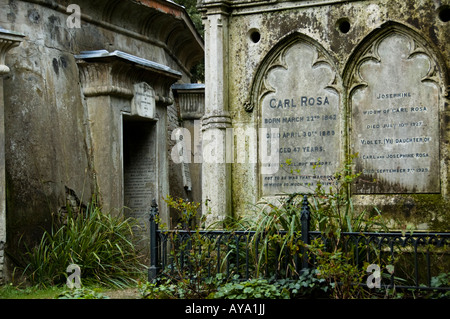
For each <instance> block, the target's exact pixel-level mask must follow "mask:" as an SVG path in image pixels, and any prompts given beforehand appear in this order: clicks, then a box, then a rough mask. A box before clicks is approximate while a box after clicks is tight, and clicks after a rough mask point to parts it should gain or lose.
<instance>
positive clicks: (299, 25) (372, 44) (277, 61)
mask: <svg viewBox="0 0 450 319" xmlns="http://www.w3.org/2000/svg"><path fill="white" fill-rule="evenodd" d="M201 8H202V10H203V12H204V17H205V21H206V22H205V25H206V26H208V24H212V23H214V22H215V21H217V19H218V17H219V20H218V21H219V22H217V23H216V24H215V25H216V26H217V27H218V28H219V29H220V30H222V31H221V32H222V33H223V34H225V36H224V37H223V39H224V40H223V43H224V45H223V46H224V48H223V50H222V51H220V54H223V55H224V56H226V58H227V62H226V68H225V71H224V72H223V76H220V75H219V76H220V81H223V85H221V87H220V89H222V90H224V91H225V92H226V93H225V95H226V97H227V99H224V100H223V102H222V103H221V104H220V105H219V107H218V108H219V109H222V110H223V113H224V114H225V113H228V114H229V118H230V121H231V123H232V124H231V126H232V127H233V129H236V128H254V129H259V128H262V127H263V128H264V127H265V125H264V124H265V122H264V121H265V120H266V119H267V120H268V119H275V121H276V119H277V118H280V119H283V117H287V116H288V115H287V114H291V113H288V111H286V109H287V108H289V107H290V109H291V110H292V109H293V107H292V105H293V104H294V105H295V106H297V108H296V110H297V111H295V112H293V111H292V112H293V113H292V114H293V116H296V117H297V120H298V123H293V122H290V123H285V124H282V125H278V126H279V127H280V132H281V133H288V132H289V133H291V132H296V133H299V134H300V133H305V134H312V135H314V134H317V138H316V139H314V138H309V139H307V138H305V139H302V138H300V137H297V139H296V141H297V143H300V144H302V145H298V146H302V147H303V146H311V147H310V148H308V149H306V150H305V151H304V152H311V151H317V153H316V154H314V155H311V154H309V155H308V157H305V156H304V155H305V154H304V152H303V150H302V149H301V152H300V153H302V154H301V155H300V153H299V154H297V155H296V154H294V153H293V152H294V151H293V150H294V145H293V144H292V145H290V144H286V143H287V142H286V141H283V140H282V139H280V143H285V144H283V145H282V148H286V150H288V149H290V150H291V155H290V158H292V159H293V161H295V160H296V159H297V162H299V165H300V164H301V162H302V161H303V162H305V163H306V162H308V164H307V165H309V163H311V162H312V161H317V159H319V158H321V159H323V160H324V161H323V162H324V164H323V166H322V167H321V168H320V169H323V176H324V177H326V176H329V175H331V174H332V173H333V172H332V170H334V169H336V168H338V167H341V166H342V165H343V162H344V160H345V157H346V154H349V153H354V152H356V151H359V152H360V154H359V155H361V156H362V155H363V154H361V152H362V153H364V152H366V153H365V154H368V153H367V152H368V151H367V149H360V148H358V147H356V146H357V145H356V146H355V141H356V143H359V139H361V138H362V139H364V136H366V135H367V136H369V135H370V134H372V135H370V136H374V137H373V138H372V141H370V142H374V143H375V140H376V139H377V138H375V137H376V136H379V137H387V134H388V131H386V130H379V131H377V132H378V133H377V132H372V133H370V134H369V133H368V132H369V129H368V128H367V127H368V125H369V124H370V123H368V122H360V123H364V124H365V126H364V127H359V128H358V127H357V125H356V124H357V123H359V122H355V121H356V119H357V117H356V115H355V113H352V106H354V109H353V111H355V108H356V106H355V105H369V104H370V103H373V106H374V107H373V109H377V110H378V109H382V106H381V105H383V104H381V103H386V104H384V105H387V107H386V109H387V108H391V110H392V109H393V108H394V107H395V108H396V109H401V108H402V107H404V108H408V110H409V107H412V106H414V107H416V106H417V107H422V108H423V107H428V109H427V110H426V111H424V112H422V115H423V116H424V118H423V119H422V118H420V116H419V115H411V114H410V113H411V112H410V113H408V115H407V116H405V117H403V118H404V119H405V121H408V122H415V123H418V122H420V121H422V124H426V128H425V126H423V127H422V129H417V130H415V131H413V130H410V131H408V132H407V131H405V133H399V134H404V137H405V138H406V137H414V136H416V135H414V134H419V135H420V136H427V137H430V139H429V140H420V139H417V140H414V142H417V143H421V144H420V146H416V148H414V147H412V148H411V149H412V150H413V152H414V154H418V153H421V154H428V156H427V158H423V159H421V160H420V161H422V162H420V163H426V164H423V165H422V166H423V167H425V166H426V169H428V170H429V171H422V172H419V170H416V173H417V174H416V175H408V178H411V179H410V180H408V179H407V178H406V176H407V175H406V173H404V172H402V171H400V170H399V171H396V172H399V173H398V175H401V179H400V180H396V179H395V178H393V177H392V178H391V177H389V178H390V182H389V183H390V184H389V183H385V184H381V183H382V178H381V176H382V175H381V174H378V176H377V178H374V175H373V174H372V175H371V174H369V175H368V176H364V174H363V176H362V178H363V181H364V180H367V181H368V182H367V183H366V185H365V186H364V187H363V186H360V187H359V188H358V187H357V188H356V189H353V198H354V202H355V204H356V205H357V206H360V207H365V208H368V209H371V208H372V206H377V207H379V208H380V209H381V211H383V212H384V213H385V214H390V215H391V216H392V217H394V218H397V219H399V220H400V225H399V226H398V227H402V225H406V224H407V223H408V224H413V225H414V226H415V227H417V228H419V229H434V230H442V229H447V230H448V217H449V216H448V212H447V211H446V210H445V206H446V205H447V204H448V199H450V198H449V196H450V193H449V191H450V183H449V182H448V173H449V165H448V164H449V162H448V156H449V153H448V141H449V135H448V134H449V133H448V132H449V130H448V125H449V124H448V110H447V108H448V102H449V100H448V90H449V73H448V70H449V67H450V60H449V59H448V56H449V54H448V52H450V51H449V50H450V44H449V42H448V40H447V38H448V35H449V34H450V24H449V22H448V20H449V18H448V16H449V4H448V2H446V1H431V0H429V1H428V0H417V1H400V0H399V1H396V0H393V1H383V0H368V1H331V2H330V1H319V0H318V1H307V2H305V1H240V0H236V1H208V0H205V1H202V5H201ZM211 30H213V28H212V27H210V32H211ZM208 34H209V33H208V29H207V30H206V35H207V36H208ZM390 36H392V37H393V38H391V39H394V40H395V41H399V42H401V41H403V40H399V39H407V40H404V41H406V42H407V44H403V45H400V44H398V46H396V45H397V44H395V45H393V46H392V47H390V48H387V49H386V48H384V47H383V46H384V45H385V44H386V43H387V42H383V41H384V39H388V38H389V37H390ZM205 41H206V44H207V50H206V53H207V56H206V61H208V54H211V53H210V50H214V49H216V48H217V47H218V46H214V47H213V46H212V45H211V46H210V47H209V48H208V44H210V43H212V40H210V39H208V38H206V39H205ZM386 41H388V40H386ZM406 42H405V43H406ZM396 43H397V42H396ZM382 50H387V51H386V52H384V53H383V52H382ZM402 50H403V51H404V52H403V51H402ZM399 52H400V53H399ZM385 53H386V54H392V56H395V57H396V58H395V59H397V58H398V60H395V59H394V58H393V62H392V63H391V64H389V63H390V62H389V59H390V58H383V56H382V55H383V54H385ZM214 54H215V55H217V53H214ZM400 56H401V57H402V58H403V59H405V60H401V58H400ZM308 59H309V60H308ZM394 60H395V61H400V60H401V61H406V62H394ZM364 63H366V64H365V65H363V64H364ZM377 63H378V64H377ZM382 63H384V64H386V65H388V64H389V65H390V66H391V67H392V69H391V70H387V71H386V72H385V73H376V72H375V71H369V67H368V65H384V64H382ZM408 63H410V64H411V66H412V67H413V69H412V71H411V70H409V69H407V68H406V64H408ZM414 63H415V64H414ZM362 65H363V66H362ZM396 66H398V67H399V68H401V70H397V71H395V70H394V69H395V67H396ZM414 68H415V70H416V73H414V72H415V71H414ZM424 68H425V69H424ZM220 72H222V71H220ZM369 72H373V77H372V78H370V75H371V73H369ZM377 72H378V71H377ZM380 72H381V71H380ZM210 74H215V75H218V74H220V73H218V72H217V71H216V70H214V67H213V66H211V67H208V63H206V78H207V79H208V76H210V77H212V75H210ZM325 74H326V75H325ZM375 74H376V75H375ZM417 74H421V78H420V79H419V80H417V81H419V82H420V81H422V82H420V83H421V84H418V83H419V82H417V83H416V82H414V83H413V82H412V81H414V80H413V78H414V77H415V76H418V75H417ZM377 76H378V78H377ZM368 79H370V80H368ZM372 80H373V81H376V83H378V82H379V83H383V85H384V91H386V90H387V89H388V88H389V83H391V82H392V83H391V84H390V85H391V87H392V88H396V87H399V86H398V85H397V84H398V83H403V82H405V85H406V86H408V85H409V87H406V89H407V90H406V91H405V92H410V93H411V94H416V95H415V97H413V98H410V99H409V100H407V98H405V99H403V100H402V101H403V102H401V101H400V98H399V99H397V100H390V101H389V102H388V101H386V100H384V101H383V102H376V100H373V101H372V102H367V100H364V101H365V102H364V103H365V104H362V103H363V102H362V101H363V100H362V97H359V95H358V94H366V93H367V91H364V87H366V86H367V87H368V88H369V89H372V88H373V87H374V86H373V84H372V83H373V82H370V81H372ZM394 80H395V81H394ZM389 81H391V82H389ZM408 83H409V84H408ZM399 85H400V84H399ZM378 87H380V86H378ZM421 87H423V88H424V89H423V90H422V89H420V90H422V91H420V92H421V93H420V94H419V88H421ZM404 88H405V87H404ZM220 89H217V88H216V89H215V91H220ZM428 89H430V90H431V91H433V93H426V92H428V91H427V90H428ZM206 90H207V92H206V97H207V98H206V103H207V104H208V103H210V101H209V100H208V83H207V89H206ZM296 90H297V91H296ZM358 90H359V91H358ZM384 91H383V92H378V93H391V92H384ZM431 91H430V92H431ZM280 92H287V93H286V94H284V95H283V94H280ZM289 92H299V94H300V93H301V94H300V95H301V96H296V97H295V99H294V100H292V98H294V96H293V95H289ZM305 92H306V93H305ZM364 92H365V93H364ZM402 92H403V91H402ZM392 93H396V92H392ZM367 94H368V93H367ZM371 94H375V92H372V93H371ZM427 94H431V95H428V97H429V99H427V98H425V97H426V96H427ZM294 95H295V94H294ZM419 95H420V96H422V98H423V100H421V98H418V96H419ZM302 96H303V97H305V98H306V100H305V101H304V105H305V106H307V107H308V108H307V110H309V111H311V112H310V114H308V111H301V110H300V108H301V106H303V101H302V100H301V98H302ZM318 97H321V100H320V101H319V100H318ZM326 97H328V98H329V100H328V102H329V103H328V104H325V103H324V102H325V98H326ZM332 97H333V100H332V99H331V98H332ZM410 97H411V96H410ZM309 98H314V100H309ZM356 98H358V99H356ZM366 98H367V97H364V99H366ZM352 99H353V100H352ZM370 99H372V95H370ZM285 100H288V102H285ZM408 101H413V102H412V103H413V104H414V103H415V104H414V105H413V104H410V105H409V104H408V103H409V102H408ZM427 101H428V102H427ZM270 103H272V104H273V105H272V106H273V107H274V109H275V108H276V109H277V110H276V111H275V113H273V114H271V113H267V111H266V110H267V109H270V107H271V106H270V107H269V104H270ZM279 103H281V108H278V107H276V106H278V104H279ZM358 103H359V104H358ZM376 103H379V104H376ZM402 103H404V104H402ZM323 106H326V107H329V108H334V109H333V111H332V112H331V115H333V116H336V118H335V119H333V118H332V120H333V121H335V122H333V123H334V124H331V122H329V123H330V124H327V123H325V122H324V121H325V119H329V117H326V116H327V114H326V113H323V114H322V113H320V112H321V111H320V112H319V111H318V109H320V108H322V107H323ZM358 107H359V106H358ZM369 109H370V108H369V107H367V108H366V109H365V110H367V111H368V110H369ZM329 110H331V109H329ZM277 114H278V115H277ZM309 115H312V118H311V119H312V120H316V122H315V123H316V124H312V123H306V121H307V118H308V116H309ZM395 116H397V117H395ZM300 118H303V120H304V122H301V123H300V121H301V119H300ZM390 119H392V122H394V119H395V122H396V123H397V122H401V119H402V117H401V116H400V115H394V116H393V117H390ZM294 120H295V119H294ZM359 120H360V121H362V120H361V118H360V119H359ZM352 121H353V122H352ZM377 121H380V120H379V119H378V120H377ZM372 124H377V123H372ZM397 124H398V123H397ZM266 126H267V128H275V127H276V126H277V125H276V123H275V124H267V125H266ZM282 130H284V132H282ZM373 130H374V129H372V131H373ZM397 132H400V130H396V131H395V133H397ZM419 132H420V133H419ZM319 133H320V134H325V135H326V134H327V133H330V134H331V135H333V137H327V138H323V139H322V135H321V136H320V137H319ZM352 134H357V135H352ZM358 134H360V135H358ZM419 135H418V136H419ZM361 136H362V137H361ZM261 139H262V137H260V141H259V143H258V150H259V149H260V148H261ZM291 140H292V139H291ZM292 141H294V140H292ZM394 141H395V139H394ZM394 143H395V142H394ZM425 143H428V144H427V145H425V146H423V145H422V144H425ZM306 144H307V145H306ZM417 145H419V144H417ZM410 146H411V144H410ZM321 147H322V148H321ZM325 148H326V149H327V151H329V152H331V153H325V152H322V151H323V150H325ZM368 149H369V148H368ZM370 149H371V150H374V152H376V153H377V154H378V153H379V152H378V151H379V150H380V149H379V148H378V149H377V148H376V146H375V145H373V147H372V148H370ZM234 150H235V151H236V150H237V149H236V148H234ZM299 150H300V149H299ZM376 150H378V151H376ZM383 150H386V151H387V153H388V149H387V148H383ZM419 151H420V152H419ZM247 152H249V151H248V150H247ZM396 153H397V154H398V152H397V151H396ZM256 154H257V152H256ZM280 158H281V159H282V160H283V159H284V157H280ZM299 158H301V159H303V160H300V161H299V160H298V159H299ZM305 158H306V160H305ZM313 158H314V159H313ZM355 161H356V163H357V164H358V165H357V167H356V169H358V170H361V171H362V169H363V166H364V168H367V165H368V163H369V162H370V161H369V160H365V161H361V160H360V159H357V160H355ZM395 161H396V160H391V161H385V162H382V161H379V162H378V164H374V165H378V166H377V167H378V168H379V167H386V168H389V169H390V171H389V172H392V174H394V173H393V171H394V170H396V169H397V167H400V164H399V166H395V167H394V168H393V169H391V167H389V165H394V164H393V163H396V162H395ZM374 162H375V161H372V162H370V163H374ZM412 162H414V164H415V163H419V159H417V160H416V159H414V161H409V160H407V159H405V160H404V161H401V163H402V165H403V166H401V167H400V168H399V169H403V168H406V166H408V165H409V164H410V163H412ZM256 163H257V161H256V159H254V161H252V162H245V163H238V162H236V161H235V162H233V163H232V164H231V165H232V172H231V185H232V194H231V196H230V197H229V198H228V201H231V202H232V210H231V211H229V210H227V208H226V207H225V206H223V207H222V209H221V211H222V213H223V212H225V211H226V212H227V213H228V214H230V213H234V214H237V215H241V214H247V213H250V212H251V207H252V205H254V204H255V203H257V202H259V201H262V200H265V199H270V197H274V196H275V195H277V194H278V195H279V196H280V195H281V193H282V192H283V191H286V192H293V191H295V190H296V188H295V187H290V188H289V187H288V188H283V187H282V188H280V189H277V190H275V189H274V188H273V187H272V188H270V187H267V188H265V187H264V184H263V183H264V180H263V179H264V177H265V176H264V175H261V174H260V172H261V163H260V162H258V164H256ZM327 163H329V164H331V165H329V169H328V170H327V169H326V165H327ZM399 163H400V162H399ZM403 163H404V164H403ZM226 165H227V164H223V165H222V166H223V167H225V166H226ZM411 165H412V164H411ZM293 168H294V169H297V168H298V167H293ZM304 171H305V170H304ZM403 173H404V174H403ZM283 174H284V173H283ZM308 174H309V175H311V176H312V175H313V173H311V172H309V173H308ZM402 174H403V175H402ZM204 175H205V174H204ZM286 176H287V175H286V174H284V176H281V175H280V179H281V178H287V177H286ZM384 176H385V175H384ZM384 176H383V177H384ZM391 176H392V175H391ZM374 179H377V186H376V187H373V186H372V185H371V184H370V183H371V182H373V180H374ZM418 180H420V181H421V182H423V183H422V184H421V183H419V181H418ZM416 182H417V183H416ZM416 184H417V185H416ZM267 185H268V184H267ZM204 191H205V190H204ZM297 191H300V192H304V191H305V189H303V188H301V187H299V188H297ZM218 211H220V210H218ZM218 214H220V213H218Z"/></svg>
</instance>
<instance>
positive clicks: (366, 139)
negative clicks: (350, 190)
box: [350, 33, 440, 194]
mask: <svg viewBox="0 0 450 319" xmlns="http://www.w3.org/2000/svg"><path fill="white" fill-rule="evenodd" d="M435 71H436V65H435V64H434V62H433V59H432V58H430V56H429V55H428V54H427V53H426V51H425V49H424V48H422V47H421V46H420V45H419V44H418V43H417V42H416V41H415V40H414V39H412V38H411V37H409V36H407V35H404V34H400V33H393V34H390V35H388V36H387V37H383V38H381V39H378V40H377V41H375V43H374V44H373V45H372V46H371V47H370V48H369V49H368V50H367V52H366V53H365V54H364V55H363V57H362V58H361V59H360V61H359V64H357V68H356V70H355V73H354V77H355V79H357V80H356V81H355V84H354V89H353V90H352V91H351V94H350V102H351V110H352V120H351V128H352V129H351V149H352V151H353V152H355V153H358V158H357V159H356V171H360V172H362V176H361V178H360V179H359V181H358V184H357V185H356V187H355V192H356V193H371V194H373V193H433V192H439V191H440V175H439V119H438V116H439V87H438V85H437V83H436V81H435V79H434V76H435V74H434V73H435Z"/></svg>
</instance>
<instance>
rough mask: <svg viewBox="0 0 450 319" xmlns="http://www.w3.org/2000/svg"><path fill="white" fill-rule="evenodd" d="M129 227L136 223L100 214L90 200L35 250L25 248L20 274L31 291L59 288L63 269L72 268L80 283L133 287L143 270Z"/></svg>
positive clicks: (55, 227)
mask: <svg viewBox="0 0 450 319" xmlns="http://www.w3.org/2000/svg"><path fill="white" fill-rule="evenodd" d="M133 227H137V223H136V222H135V221H134V220H132V219H130V218H124V217H123V216H113V215H112V214H106V213H104V212H103V211H102V208H101V207H100V206H99V204H98V203H97V201H96V200H95V197H94V199H93V200H92V202H91V203H90V204H88V205H87V206H86V208H85V209H82V210H80V212H79V213H78V214H74V213H73V212H72V211H71V210H70V209H69V211H68V214H67V218H66V221H65V223H63V224H62V225H59V224H56V223H55V224H54V225H53V227H52V229H51V230H50V231H45V232H44V233H43V235H42V237H41V240H40V242H39V244H38V245H37V246H35V247H29V248H27V252H26V253H25V256H24V258H23V263H24V266H23V272H24V274H25V275H26V276H27V278H28V279H29V281H30V283H31V284H32V285H39V286H43V287H46V286H53V285H60V284H65V283H66V280H67V276H68V273H67V272H66V269H67V267H68V266H69V265H70V264H76V265H78V266H79V267H80V268H81V279H82V282H83V283H86V284H88V283H95V284H101V285H106V286H113V287H124V286H128V285H131V284H135V283H136V278H137V276H138V275H139V274H141V273H142V271H143V269H144V266H143V265H142V264H141V263H140V259H139V257H140V253H139V251H138V250H137V249H136V248H135V243H134V242H133Z"/></svg>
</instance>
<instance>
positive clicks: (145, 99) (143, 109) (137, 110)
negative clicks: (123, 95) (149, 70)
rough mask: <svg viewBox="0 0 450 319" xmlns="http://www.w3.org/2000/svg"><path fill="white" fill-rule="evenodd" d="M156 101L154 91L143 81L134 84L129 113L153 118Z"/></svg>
mask: <svg viewBox="0 0 450 319" xmlns="http://www.w3.org/2000/svg"><path fill="white" fill-rule="evenodd" d="M155 112H156V101H155V91H154V90H153V88H152V87H151V86H150V85H148V84H147V83H145V82H141V83H137V84H135V85H134V97H133V100H132V102H131V115H137V116H141V117H146V118H150V119H154V118H155Z"/></svg>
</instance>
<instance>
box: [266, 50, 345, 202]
mask: <svg viewBox="0 0 450 319" xmlns="http://www.w3.org/2000/svg"><path fill="white" fill-rule="evenodd" d="M268 70H269V71H268V72H267V74H266V77H265V82H264V87H265V89H266V91H265V92H263V98H262V99H261V102H260V110H261V117H260V121H261V122H260V125H261V127H262V128H263V129H267V131H266V132H267V133H266V134H267V136H266V138H267V139H268V141H269V143H270V140H271V139H278V143H279V147H278V148H277V150H276V151H277V152H278V154H279V163H280V164H283V167H280V168H279V169H278V171H277V172H276V173H273V174H261V176H260V183H261V190H262V196H270V195H281V194H286V193H293V192H306V193H309V192H312V191H313V190H314V189H315V187H316V186H317V183H318V182H320V183H321V184H322V185H324V186H327V185H330V184H331V176H332V175H333V174H334V172H335V171H336V170H337V168H338V167H339V152H340V142H339V141H340V135H341V132H340V116H339V104H340V101H339V94H338V92H337V90H336V89H335V87H334V84H335V83H334V81H335V79H336V73H335V71H334V70H333V69H332V67H331V65H330V64H329V63H328V62H327V61H326V59H325V58H324V57H323V55H321V54H320V52H319V51H318V49H317V48H316V47H314V46H313V45H310V44H308V43H306V42H305V43H303V42H301V43H296V44H294V45H292V46H290V47H288V48H287V49H286V50H285V51H283V52H282V53H281V55H280V58H279V60H278V61H277V62H275V63H274V65H273V66H271V67H269V69H268ZM273 129H278V132H277V131H276V130H273ZM260 142H261V141H260ZM264 142H266V141H265V140H264ZM286 161H289V163H290V165H286ZM316 164H319V165H318V166H317V165H316ZM266 165H270V164H266ZM274 165H279V164H274Z"/></svg>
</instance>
